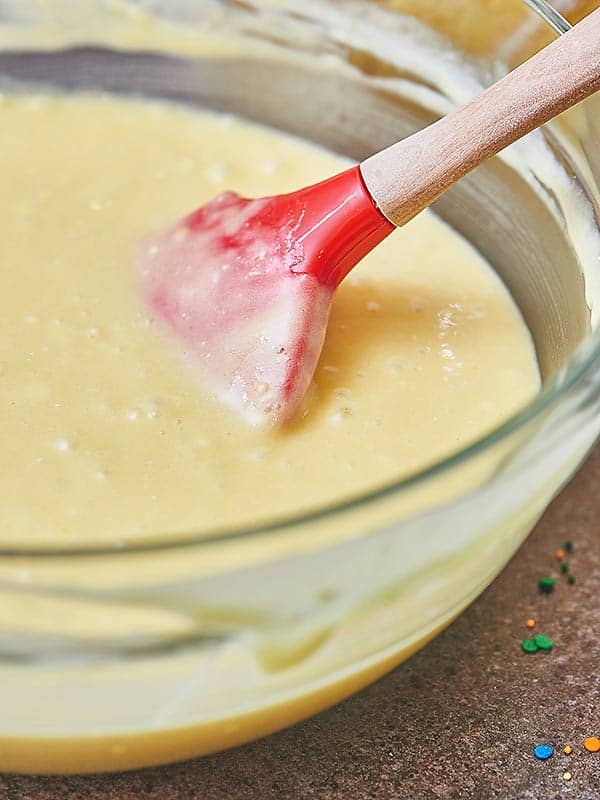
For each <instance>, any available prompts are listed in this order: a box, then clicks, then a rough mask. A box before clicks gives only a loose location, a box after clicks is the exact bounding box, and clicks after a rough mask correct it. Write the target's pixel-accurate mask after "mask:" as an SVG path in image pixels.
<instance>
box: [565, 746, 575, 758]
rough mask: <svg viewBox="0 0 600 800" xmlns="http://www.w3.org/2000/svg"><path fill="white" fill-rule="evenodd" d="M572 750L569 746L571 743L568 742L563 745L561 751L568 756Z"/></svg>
mask: <svg viewBox="0 0 600 800" xmlns="http://www.w3.org/2000/svg"><path fill="white" fill-rule="evenodd" d="M572 752H573V748H572V747H571V745H569V744H568V745H567V746H566V747H563V753H564V754H565V755H566V756H570V755H571V753H572Z"/></svg>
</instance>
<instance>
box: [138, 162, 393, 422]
mask: <svg viewBox="0 0 600 800" xmlns="http://www.w3.org/2000/svg"><path fill="white" fill-rule="evenodd" d="M393 229H394V226H393V225H391V223H389V222H388V221H387V220H386V219H385V217H383V216H382V215H381V213H380V212H379V211H378V210H377V209H376V207H375V205H374V203H373V200H372V199H371V196H370V195H369V193H368V192H367V190H366V188H365V186H364V183H363V180H362V177H361V175H360V171H359V168H358V167H354V168H352V169H350V170H348V171H346V172H344V173H342V174H340V175H337V176H335V177H334V178H330V179H329V180H327V181H324V182H323V183H320V184H317V185H315V186H311V187H308V188H306V189H302V190H300V191H298V192H294V193H292V194H287V195H280V196H276V197H267V198H263V199H260V200H246V199H244V198H242V197H239V196H238V195H236V194H233V193H231V192H228V193H225V194H222V195H220V196H219V197H217V198H216V199H215V200H213V201H211V202H210V203H208V204H207V205H206V206H203V207H202V208H200V209H198V210H197V211H195V212H194V213H192V214H190V215H189V216H187V217H185V218H184V219H182V220H180V221H179V222H176V223H175V224H174V225H172V226H170V227H169V228H167V229H166V230H165V231H162V232H160V233H158V234H155V235H153V236H151V237H149V238H148V239H146V240H145V241H144V242H143V243H142V245H141V246H140V250H139V263H140V273H141V280H142V289H143V292H144V296H145V299H146V301H147V303H148V304H149V305H150V307H151V309H152V312H153V314H154V316H156V317H158V318H159V319H160V320H162V322H163V323H164V325H165V326H166V327H167V329H168V330H170V331H171V332H172V333H173V334H174V335H175V336H176V337H177V338H178V339H179V341H180V343H181V344H182V346H183V350H184V352H185V354H186V356H187V357H188V358H189V359H190V360H191V361H192V363H193V364H194V365H196V367H197V369H198V370H199V374H200V376H201V378H202V379H203V381H204V384H205V385H206V387H207V388H208V389H209V391H211V392H212V393H213V394H214V395H215V396H216V397H218V398H219V399H220V400H222V401H224V402H226V403H227V404H228V405H230V406H233V407H234V408H237V409H239V410H241V411H243V412H244V414H245V415H246V416H247V418H248V419H250V420H251V421H252V422H254V423H257V422H262V421H272V422H277V423H281V422H286V421H287V420H289V419H290V418H291V417H292V416H293V415H294V412H295V411H296V410H297V408H298V406H299V404H300V403H301V401H302V398H303V396H304V394H305V392H306V390H307V388H308V385H309V383H310V381H311V378H312V375H313V373H314V370H315V367H316V365H317V361H318V358H319V354H320V352H321V348H322V346H323V341H324V339H325V331H326V328H327V320H328V317H329V309H330V306H331V300H332V297H333V292H334V290H335V288H336V287H337V285H338V284H339V283H340V281H341V280H342V279H343V278H344V277H345V275H346V274H347V273H348V272H349V271H350V269H352V267H353V266H354V265H355V264H356V263H357V262H358V261H359V260H360V259H361V258H362V257H363V256H364V255H365V254H366V253H367V252H369V250H371V249H372V248H373V247H374V246H375V245H376V244H377V243H378V242H380V241H381V240H382V239H383V238H385V236H387V235H388V233H390V232H391V231H392V230H393Z"/></svg>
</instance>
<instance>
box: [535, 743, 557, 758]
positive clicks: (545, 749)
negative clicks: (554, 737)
mask: <svg viewBox="0 0 600 800" xmlns="http://www.w3.org/2000/svg"><path fill="white" fill-rule="evenodd" d="M553 753H554V750H553V748H552V747H551V746H550V745H549V744H538V745H537V747H534V749H533V755H534V756H535V757H536V758H539V759H540V761H545V760H546V759H547V758H550V756H551V755H552V754H553Z"/></svg>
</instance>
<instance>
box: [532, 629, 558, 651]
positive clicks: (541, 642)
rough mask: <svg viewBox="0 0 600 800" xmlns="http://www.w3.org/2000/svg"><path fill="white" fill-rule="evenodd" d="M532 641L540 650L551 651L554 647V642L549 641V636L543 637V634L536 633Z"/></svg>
mask: <svg viewBox="0 0 600 800" xmlns="http://www.w3.org/2000/svg"><path fill="white" fill-rule="evenodd" d="M533 641H534V642H535V643H536V645H537V646H538V647H539V649H540V650H552V648H553V647H554V640H553V639H551V638H550V637H549V636H544V634H543V633H537V634H536V635H535V636H534V637H533Z"/></svg>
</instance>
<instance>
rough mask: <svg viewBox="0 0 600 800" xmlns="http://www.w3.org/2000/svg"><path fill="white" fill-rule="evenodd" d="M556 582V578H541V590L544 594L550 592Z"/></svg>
mask: <svg viewBox="0 0 600 800" xmlns="http://www.w3.org/2000/svg"><path fill="white" fill-rule="evenodd" d="M555 583H556V578H540V579H539V580H538V586H539V589H540V592H542V594H550V593H551V592H553V591H554V585H555Z"/></svg>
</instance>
